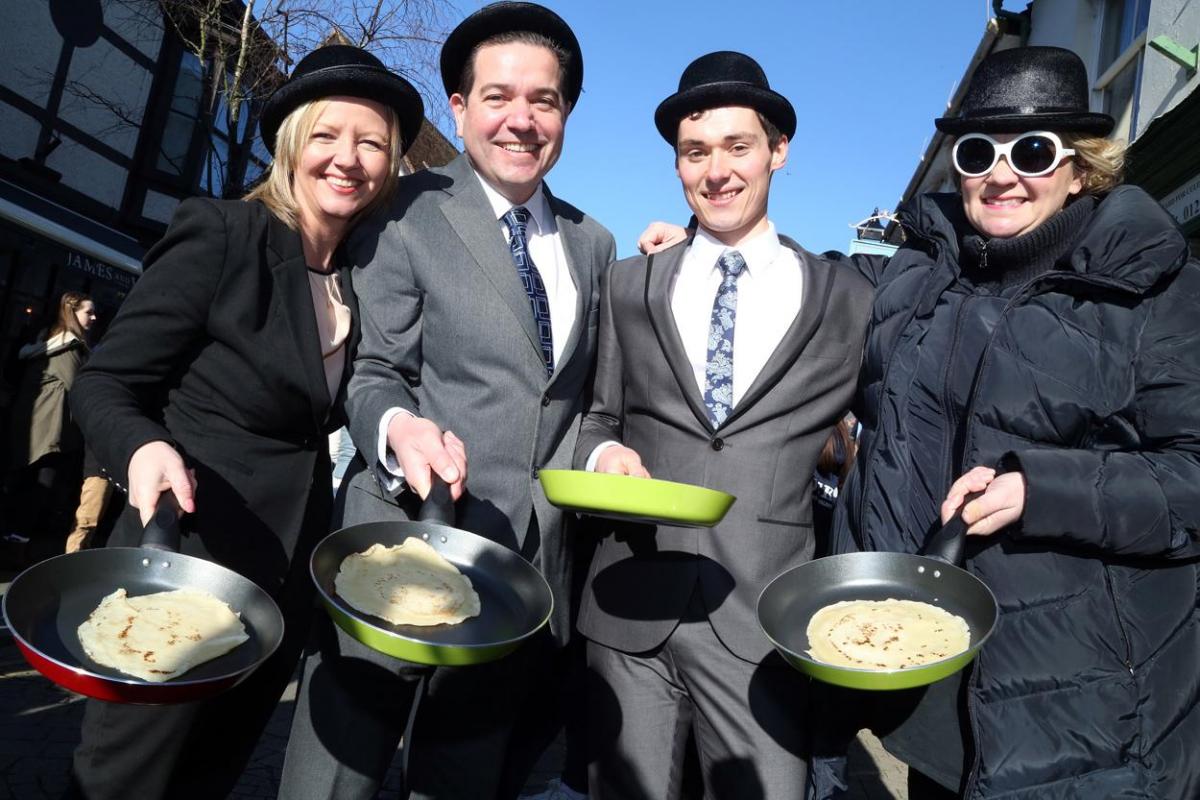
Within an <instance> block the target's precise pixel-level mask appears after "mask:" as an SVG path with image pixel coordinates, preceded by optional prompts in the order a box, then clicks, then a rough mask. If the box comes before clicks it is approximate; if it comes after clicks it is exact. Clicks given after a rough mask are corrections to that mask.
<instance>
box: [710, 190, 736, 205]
mask: <svg viewBox="0 0 1200 800" xmlns="http://www.w3.org/2000/svg"><path fill="white" fill-rule="evenodd" d="M736 194H737V192H710V193H709V195H708V199H709V200H714V201H716V202H718V203H719V202H721V201H722V200H729V199H730V198H732V197H733V196H734V195H736Z"/></svg>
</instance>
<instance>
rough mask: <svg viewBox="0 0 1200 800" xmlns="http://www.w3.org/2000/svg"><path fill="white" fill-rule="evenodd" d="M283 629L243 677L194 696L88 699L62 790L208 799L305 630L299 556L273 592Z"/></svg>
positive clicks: (228, 777)
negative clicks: (151, 701) (141, 701)
mask: <svg viewBox="0 0 1200 800" xmlns="http://www.w3.org/2000/svg"><path fill="white" fill-rule="evenodd" d="M276 602H278V603H279V607H280V610H281V611H282V612H283V617H284V626H285V627H284V636H283V641H282V642H281V643H280V646H279V648H278V649H277V650H276V651H275V652H274V653H273V654H272V655H271V657H270V658H268V659H267V660H266V661H265V662H263V664H262V665H261V666H260V667H259V668H258V669H257V670H255V671H254V672H253V673H252V674H251V675H250V677H249V678H247V679H246V680H245V681H243V682H242V683H240V684H238V685H237V686H235V687H234V688H233V689H230V690H229V691H227V692H224V693H223V694H220V695H218V696H216V697H214V698H210V699H208V700H204V701H200V702H196V703H180V704H174V705H161V706H139V705H129V704H124V703H109V702H104V701H101V700H89V701H88V702H87V705H86V706H85V708H84V714H83V726H82V731H81V733H82V740H81V742H80V745H79V747H78V748H77V749H76V751H75V757H74V762H73V776H72V777H73V779H72V785H71V788H70V789H69V790H68V792H67V795H66V797H67V798H72V799H74V798H87V800H132V799H133V798H137V800H156V798H170V800H193V798H194V800H216V799H217V798H223V797H226V796H227V795H228V794H229V793H230V792H231V791H232V790H233V787H234V786H235V785H236V784H237V781H238V779H239V778H240V777H241V775H242V772H243V771H244V770H245V768H246V764H247V763H248V762H249V761H250V757H251V756H252V755H253V753H254V748H255V745H256V744H257V743H258V739H259V737H260V736H261V735H262V731H263V729H264V728H265V727H266V725H267V722H268V721H269V720H270V718H271V714H272V713H274V711H275V707H276V706H277V705H278V703H279V698H280V696H281V695H282V694H283V691H284V689H286V688H287V685H288V683H289V682H290V681H291V678H292V675H293V674H294V673H295V669H296V663H297V661H298V660H299V658H300V653H301V650H302V649H303V647H304V642H305V640H306V639H307V637H308V629H309V622H310V620H311V617H312V610H313V590H312V586H311V581H310V579H309V577H308V574H307V562H305V563H303V564H300V565H295V564H294V565H293V568H292V570H291V573H290V574H289V576H288V578H287V580H286V581H285V584H284V586H283V589H282V590H281V592H280V595H279V597H277V598H276Z"/></svg>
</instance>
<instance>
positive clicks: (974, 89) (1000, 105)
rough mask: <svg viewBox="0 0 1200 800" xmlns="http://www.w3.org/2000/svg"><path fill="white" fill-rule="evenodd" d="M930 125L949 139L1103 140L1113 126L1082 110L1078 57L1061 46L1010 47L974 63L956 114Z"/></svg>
mask: <svg viewBox="0 0 1200 800" xmlns="http://www.w3.org/2000/svg"><path fill="white" fill-rule="evenodd" d="M934 124H935V125H937V128H938V130H939V131H942V132H944V133H949V134H952V135H955V136H957V135H959V134H963V133H1021V132H1023V131H1032V130H1049V131H1064V132H1079V133H1090V134H1094V135H1096V136H1107V135H1108V134H1109V133H1110V132H1111V131H1112V129H1113V125H1114V124H1115V122H1114V120H1113V118H1112V117H1110V116H1109V115H1108V114H1098V113H1095V112H1092V111H1089V110H1088V79H1087V69H1085V68H1084V66H1083V61H1081V60H1080V58H1079V56H1077V55H1075V54H1074V53H1072V52H1071V51H1070V50H1064V49H1063V48H1061V47H1014V48H1012V49H1010V50H1001V51H999V52H996V53H992V54H991V55H989V56H988V57H987V58H985V59H983V61H981V62H979V67H978V68H977V69H976V70H975V74H974V75H972V76H971V82H970V83H969V84H968V85H967V94H966V96H965V97H964V98H963V101H962V106H961V107H960V108H959V114H958V116H957V117H941V118H940V119H937V120H935V121H934Z"/></svg>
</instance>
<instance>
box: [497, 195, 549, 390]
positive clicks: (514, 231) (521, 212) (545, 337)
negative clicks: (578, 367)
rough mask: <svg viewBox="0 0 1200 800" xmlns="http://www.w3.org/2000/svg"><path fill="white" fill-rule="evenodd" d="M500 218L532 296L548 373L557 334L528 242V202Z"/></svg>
mask: <svg viewBox="0 0 1200 800" xmlns="http://www.w3.org/2000/svg"><path fill="white" fill-rule="evenodd" d="M501 219H502V220H503V221H504V224H505V225H507V226H508V249H509V250H510V251H512V257H513V263H514V264H516V266H517V275H518V276H519V277H520V278H521V285H522V286H523V287H525V294H526V295H528V296H529V307H530V308H531V309H533V321H534V324H536V325H537V331H538V341H539V342H540V343H541V345H542V360H543V361H545V362H546V376H547V377H549V376H551V375H553V374H554V337H553V334H552V332H551V330H550V301H549V300H548V299H547V298H546V284H544V283H542V276H541V274H540V273H539V272H538V269H537V267H536V266H534V264H533V257H532V256H531V255H530V254H529V245H528V243H527V242H526V241H525V230H526V228H527V227H528V226H529V211H528V209H526V208H525V206H516V207H515V208H511V209H509V211H508V213H507V214H505V215H504V216H503V217H501Z"/></svg>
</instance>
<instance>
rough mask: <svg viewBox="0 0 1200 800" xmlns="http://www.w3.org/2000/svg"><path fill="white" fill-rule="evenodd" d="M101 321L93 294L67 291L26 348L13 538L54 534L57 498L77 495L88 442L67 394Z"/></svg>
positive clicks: (14, 427) (13, 477)
mask: <svg viewBox="0 0 1200 800" xmlns="http://www.w3.org/2000/svg"><path fill="white" fill-rule="evenodd" d="M95 322H96V304H95V303H93V302H92V299H91V298H90V297H88V296H87V295H85V294H82V293H80V292H64V293H63V295H62V296H61V297H60V298H59V300H58V313H57V314H56V315H55V319H54V323H53V324H52V325H51V326H50V329H49V331H48V332H47V334H46V336H45V337H44V338H42V339H40V340H39V341H37V342H35V343H33V344H29V345H26V346H25V347H23V348H21V350H20V353H19V358H20V359H21V361H22V362H24V372H23V374H22V376H21V382H20V385H19V387H18V389H17V394H16V399H15V401H14V403H13V411H12V417H11V419H10V426H11V428H10V434H9V469H10V481H9V489H10V502H11V503H12V505H13V506H15V508H16V511H15V513H12V515H11V516H12V518H11V519H10V520H9V521H8V526H9V530H8V531H7V532H6V534H5V536H4V538H5V540H7V541H10V542H16V543H19V544H24V543H25V542H28V541H29V539H30V537H32V536H37V535H46V534H49V533H52V532H54V531H53V529H54V525H53V519H54V515H53V508H54V507H55V506H56V505H57V504H56V500H58V501H62V500H63V499H64V498H65V497H66V496H67V495H68V494H74V489H73V488H72V486H73V483H74V481H75V480H77V479H78V475H79V470H80V468H81V466H82V459H83V440H82V438H81V437H80V435H79V428H78V427H77V426H76V424H75V421H74V419H73V418H72V417H71V411H70V409H69V408H68V406H67V393H68V392H69V391H70V389H71V387H72V386H73V385H74V383H75V375H76V373H78V372H79V369H80V367H81V366H83V363H84V362H85V361H86V360H87V357H88V352H89V351H88V343H87V332H88V331H89V330H90V329H91V327H92V325H94V324H95ZM67 502H70V501H67ZM64 527H65V526H64ZM59 533H61V531H59Z"/></svg>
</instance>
